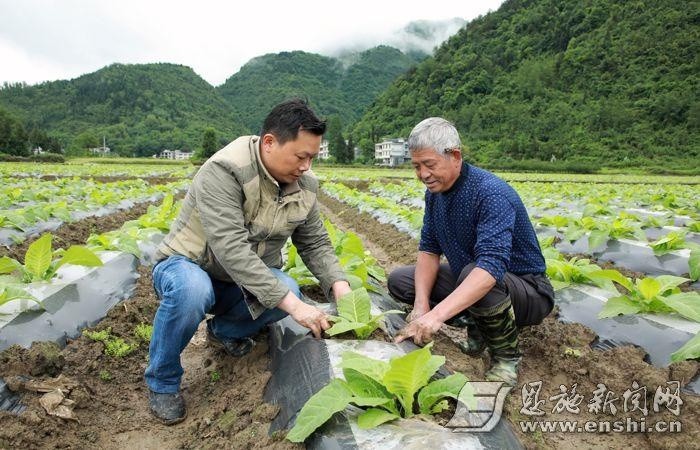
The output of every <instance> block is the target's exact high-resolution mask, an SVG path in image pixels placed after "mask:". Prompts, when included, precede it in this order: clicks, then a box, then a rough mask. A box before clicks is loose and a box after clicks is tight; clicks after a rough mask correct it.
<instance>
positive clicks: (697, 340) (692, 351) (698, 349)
mask: <svg viewBox="0 0 700 450" xmlns="http://www.w3.org/2000/svg"><path fill="white" fill-rule="evenodd" d="M698 358H700V333H697V334H696V335H695V337H693V338H692V339H690V340H689V341H688V342H686V343H685V344H684V345H683V347H681V348H679V349H678V350H676V351H675V352H673V353H671V362H678V361H683V360H685V359H698Z"/></svg>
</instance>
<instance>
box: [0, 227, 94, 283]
mask: <svg viewBox="0 0 700 450" xmlns="http://www.w3.org/2000/svg"><path fill="white" fill-rule="evenodd" d="M51 238H52V236H51V234H49V233H47V234H44V235H43V236H41V237H40V238H39V239H37V240H36V241H34V242H33V243H32V244H31V245H30V246H29V248H28V249H27V253H25V255H24V264H21V263H20V262H19V261H17V260H15V259H13V258H10V257H7V256H3V257H2V258H0V275H4V274H10V273H13V272H18V273H19V274H20V278H21V280H22V282H23V283H31V282H33V281H48V280H51V279H52V278H53V277H54V276H55V275H56V271H58V269H59V268H60V267H61V266H62V265H64V264H75V265H80V266H88V267H95V266H101V265H102V261H101V260H100V258H99V257H98V256H97V255H96V254H95V253H94V252H92V251H91V250H90V249H88V248H86V247H83V246H81V245H73V246H71V247H69V248H68V250H57V251H55V252H54V251H53V248H52V247H51Z"/></svg>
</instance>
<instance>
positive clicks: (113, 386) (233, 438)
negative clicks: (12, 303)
mask: <svg viewBox="0 0 700 450" xmlns="http://www.w3.org/2000/svg"><path fill="white" fill-rule="evenodd" d="M139 273H140V275H141V278H140V279H139V280H138V284H137V289H136V292H135V294H134V296H133V297H132V298H131V299H129V300H127V301H125V302H123V303H121V304H120V305H118V306H117V307H115V308H113V309H112V310H111V311H110V313H109V315H108V316H107V317H106V318H105V319H104V320H103V321H102V322H100V324H99V325H98V326H97V327H96V328H95V329H96V330H102V329H105V328H111V333H112V334H113V335H116V336H118V337H122V338H124V339H125V340H127V341H129V342H138V341H137V339H136V338H135V336H134V329H135V327H136V325H138V324H139V323H152V321H153V316H154V315H155V311H156V309H157V307H158V299H157V297H156V296H155V294H154V292H153V288H152V287H151V283H152V280H151V275H150V267H143V266H142V267H141V268H140V269H139ZM103 347H104V346H103V344H102V343H100V342H95V341H92V340H90V339H88V338H87V337H84V336H83V337H80V338H78V339H75V340H73V341H70V342H69V343H68V345H67V346H66V347H65V348H64V349H63V350H59V349H58V348H56V347H55V346H54V345H52V344H47V343H40V344H35V345H34V346H33V347H32V348H31V349H20V348H18V347H13V348H10V349H8V350H6V351H5V352H3V353H2V354H0V376H1V377H3V378H5V379H6V380H8V384H9V385H11V386H12V385H13V381H16V380H17V379H16V378H14V376H19V375H22V376H28V377H30V378H31V379H36V380H47V379H50V378H51V377H54V376H57V375H59V374H60V375H63V376H64V377H67V378H68V379H70V380H72V381H75V382H76V383H77V386H78V387H77V388H74V389H73V390H72V391H71V392H70V395H69V398H70V399H72V400H75V401H76V402H77V406H76V409H75V410H74V412H75V416H76V418H77V421H68V420H64V419H59V418H57V417H53V416H49V415H47V414H46V413H45V412H44V409H43V408H42V407H41V406H40V404H39V397H40V394H36V393H34V392H26V391H22V390H21V389H20V390H19V392H20V393H21V394H22V400H23V402H24V403H25V404H26V405H27V410H26V411H24V412H23V413H22V414H20V415H19V416H16V415H13V414H10V413H8V412H0V448H3V449H4V448H22V449H25V448H26V449H31V448H71V449H81V448H100V449H123V448H139V449H163V448H211V449H214V448H216V449H218V448H226V449H251V448H255V449H258V448H272V449H295V448H302V447H301V446H299V445H296V444H291V443H289V442H287V441H284V440H283V439H282V438H283V436H279V437H276V438H271V437H269V436H268V435H267V432H268V428H269V424H270V422H271V421H272V419H273V418H274V417H275V416H276V415H277V411H278V408H277V407H275V406H272V405H269V404H266V403H264V402H263V390H264V388H265V385H266V384H267V381H268V380H269V378H270V372H269V364H270V358H269V356H268V351H267V350H268V345H267V336H266V335H260V336H258V337H257V338H256V346H255V347H254V348H253V351H252V352H251V353H249V354H248V355H246V356H244V357H242V358H232V357H230V356H228V355H226V354H224V353H222V351H220V350H215V349H212V348H210V347H209V346H208V345H207V344H206V339H205V337H204V330H203V328H200V330H198V332H197V334H195V336H194V338H193V339H192V341H191V342H190V344H189V345H188V346H187V348H186V349H185V351H184V352H183V354H182V364H183V366H184V367H185V377H184V379H183V385H182V392H183V395H184V397H185V400H186V402H187V406H188V416H187V418H186V419H185V421H184V422H182V423H180V424H178V425H175V426H170V427H167V426H165V425H162V424H160V423H159V422H158V421H156V419H155V418H153V417H152V416H151V415H150V411H149V408H148V400H147V397H148V388H147V387H146V385H145V383H144V381H143V372H144V370H145V369H146V365H147V359H148V347H147V345H146V344H144V343H141V344H140V346H139V348H138V349H137V350H136V351H135V352H134V353H132V354H130V355H128V356H126V357H121V358H115V357H110V356H106V355H104V354H103Z"/></svg>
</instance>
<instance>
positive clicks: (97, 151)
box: [88, 145, 112, 156]
mask: <svg viewBox="0 0 700 450" xmlns="http://www.w3.org/2000/svg"><path fill="white" fill-rule="evenodd" d="M88 151H89V152H90V154H92V155H95V156H109V154H110V153H111V152H112V151H111V150H110V149H109V147H107V146H106V145H103V146H102V147H94V148H91V149H89V150H88Z"/></svg>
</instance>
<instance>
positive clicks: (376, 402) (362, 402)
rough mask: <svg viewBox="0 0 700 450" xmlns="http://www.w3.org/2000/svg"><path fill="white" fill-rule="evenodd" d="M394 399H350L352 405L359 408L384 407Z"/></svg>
mask: <svg viewBox="0 0 700 450" xmlns="http://www.w3.org/2000/svg"><path fill="white" fill-rule="evenodd" d="M391 401H392V399H390V398H384V397H353V398H351V399H350V403H354V404H355V405H357V406H383V405H385V404H387V403H389V402H391Z"/></svg>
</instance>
